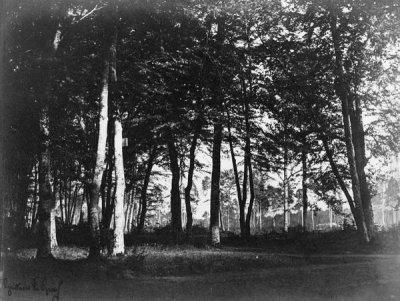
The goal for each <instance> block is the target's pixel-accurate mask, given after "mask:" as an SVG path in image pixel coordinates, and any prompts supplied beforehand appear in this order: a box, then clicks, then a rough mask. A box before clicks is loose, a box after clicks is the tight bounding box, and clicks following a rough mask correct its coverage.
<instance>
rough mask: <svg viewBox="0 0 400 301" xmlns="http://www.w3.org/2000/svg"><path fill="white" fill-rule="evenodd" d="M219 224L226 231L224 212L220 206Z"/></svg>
mask: <svg viewBox="0 0 400 301" xmlns="http://www.w3.org/2000/svg"><path fill="white" fill-rule="evenodd" d="M219 225H220V227H221V231H222V232H224V231H225V227H224V213H223V211H222V208H219Z"/></svg>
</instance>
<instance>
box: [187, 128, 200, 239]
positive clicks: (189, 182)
mask: <svg viewBox="0 0 400 301" xmlns="http://www.w3.org/2000/svg"><path fill="white" fill-rule="evenodd" d="M200 130H201V123H200V121H199V120H196V125H195V129H194V135H193V139H192V143H191V145H190V151H189V170H188V176H187V177H188V180H187V185H186V188H185V205H186V215H187V222H186V234H187V236H188V237H191V235H192V225H193V216H192V206H191V204H190V203H191V202H190V201H191V198H190V191H191V190H192V186H193V173H194V160H195V151H196V146H197V139H198V138H199V135H200Z"/></svg>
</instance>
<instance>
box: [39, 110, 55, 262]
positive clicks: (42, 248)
mask: <svg viewBox="0 0 400 301" xmlns="http://www.w3.org/2000/svg"><path fill="white" fill-rule="evenodd" d="M42 116H44V115H42ZM42 126H43V127H44V129H46V126H45V125H43V124H42ZM39 195H40V202H39V209H38V218H39V239H38V243H39V244H38V250H37V254H36V257H37V258H46V257H53V255H52V253H51V250H52V248H51V247H52V246H51V238H52V237H51V211H52V208H53V202H54V200H53V193H52V191H51V183H50V153H49V149H48V146H47V145H46V146H44V151H42V153H41V158H40V164H39Z"/></svg>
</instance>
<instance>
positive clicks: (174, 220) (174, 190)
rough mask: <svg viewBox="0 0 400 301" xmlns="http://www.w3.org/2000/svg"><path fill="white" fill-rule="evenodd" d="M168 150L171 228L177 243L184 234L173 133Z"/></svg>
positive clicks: (178, 172) (177, 163) (178, 170)
mask: <svg viewBox="0 0 400 301" xmlns="http://www.w3.org/2000/svg"><path fill="white" fill-rule="evenodd" d="M168 152H169V159H170V167H171V172H172V183H171V230H172V238H173V240H174V242H175V243H178V242H180V241H181V236H182V214H181V213H182V208H181V196H180V190H179V180H180V169H179V162H178V152H177V150H176V146H175V141H174V140H173V138H172V135H171V136H170V137H169V139H168Z"/></svg>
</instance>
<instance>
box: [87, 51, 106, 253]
mask: <svg viewBox="0 0 400 301" xmlns="http://www.w3.org/2000/svg"><path fill="white" fill-rule="evenodd" d="M103 64H104V65H103V74H102V88H101V96H100V108H99V113H100V114H99V132H98V141H97V151H96V165H95V168H94V175H93V180H92V183H91V190H90V204H89V208H88V210H89V226H90V240H91V241H90V250H89V257H99V256H100V225H99V209H98V206H99V199H100V186H101V181H102V178H103V172H104V161H105V156H106V144H107V127H108V81H109V72H110V61H109V53H108V52H107V53H106V57H105V58H104V61H103Z"/></svg>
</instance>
